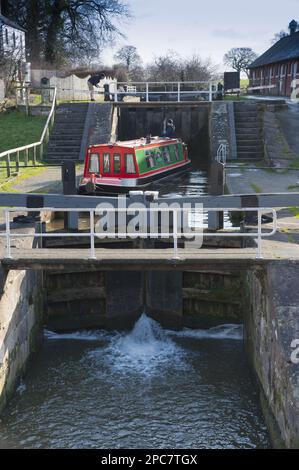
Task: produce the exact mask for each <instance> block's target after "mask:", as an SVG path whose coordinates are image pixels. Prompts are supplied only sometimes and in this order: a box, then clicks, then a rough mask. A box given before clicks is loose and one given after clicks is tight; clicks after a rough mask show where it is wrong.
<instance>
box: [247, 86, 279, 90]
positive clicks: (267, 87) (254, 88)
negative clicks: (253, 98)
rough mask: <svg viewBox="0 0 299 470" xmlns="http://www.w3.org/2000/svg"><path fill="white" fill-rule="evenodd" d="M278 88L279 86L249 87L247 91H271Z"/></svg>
mask: <svg viewBox="0 0 299 470" xmlns="http://www.w3.org/2000/svg"><path fill="white" fill-rule="evenodd" d="M276 86H277V85H261V86H250V87H247V91H255V90H271V89H272V88H276Z"/></svg>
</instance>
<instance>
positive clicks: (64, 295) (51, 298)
mask: <svg viewBox="0 0 299 470" xmlns="http://www.w3.org/2000/svg"><path fill="white" fill-rule="evenodd" d="M105 297H106V289H105V288H104V287H74V288H72V289H58V290H54V291H52V292H48V294H47V301H48V302H50V303H57V302H68V301H71V300H81V299H105Z"/></svg>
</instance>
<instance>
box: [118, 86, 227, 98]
mask: <svg viewBox="0 0 299 470" xmlns="http://www.w3.org/2000/svg"><path fill="white" fill-rule="evenodd" d="M117 86H118V89H117V91H116V92H115V93H114V101H115V102H117V101H119V97H121V98H123V97H125V96H136V97H139V98H141V99H142V100H144V101H146V102H147V103H149V102H150V101H153V100H151V98H154V97H156V98H159V99H160V98H161V97H162V98H164V97H165V100H166V101H167V99H171V101H177V102H178V103H179V102H181V101H182V99H183V98H184V97H188V96H190V97H198V96H202V97H204V98H205V99H206V100H208V101H212V100H213V96H214V95H217V93H218V91H217V82H215V81H206V82H200V81H190V82H118V84H117ZM122 88H123V90H122Z"/></svg>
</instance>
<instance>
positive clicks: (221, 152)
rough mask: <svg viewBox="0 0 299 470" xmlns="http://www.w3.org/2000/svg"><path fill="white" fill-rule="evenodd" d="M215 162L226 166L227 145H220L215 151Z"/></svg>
mask: <svg viewBox="0 0 299 470" xmlns="http://www.w3.org/2000/svg"><path fill="white" fill-rule="evenodd" d="M216 161H217V162H218V163H223V164H224V165H225V164H226V161H227V145H226V144H220V145H219V147H218V150H217V155H216Z"/></svg>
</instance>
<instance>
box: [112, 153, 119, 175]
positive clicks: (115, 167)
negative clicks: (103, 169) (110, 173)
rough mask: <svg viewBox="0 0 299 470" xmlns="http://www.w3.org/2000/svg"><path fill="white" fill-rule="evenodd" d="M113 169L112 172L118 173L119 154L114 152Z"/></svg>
mask: <svg viewBox="0 0 299 470" xmlns="http://www.w3.org/2000/svg"><path fill="white" fill-rule="evenodd" d="M113 167H114V168H113V169H114V173H120V154H119V153H115V154H114V155H113Z"/></svg>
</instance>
